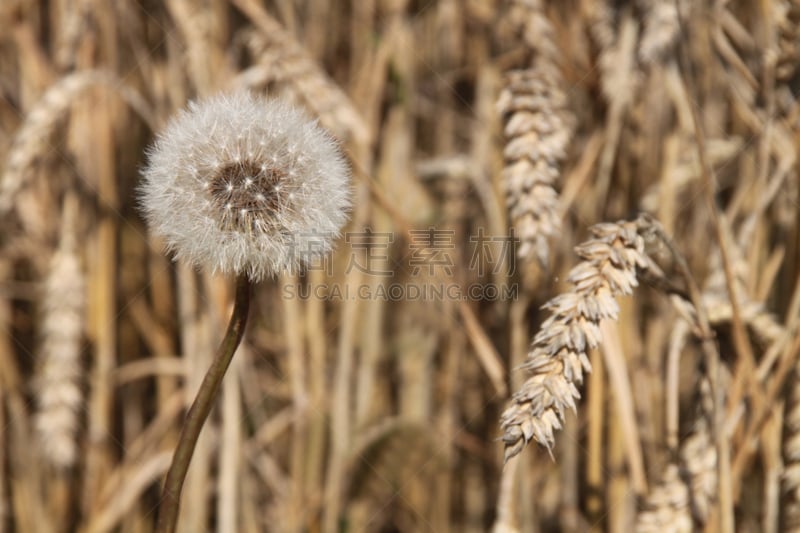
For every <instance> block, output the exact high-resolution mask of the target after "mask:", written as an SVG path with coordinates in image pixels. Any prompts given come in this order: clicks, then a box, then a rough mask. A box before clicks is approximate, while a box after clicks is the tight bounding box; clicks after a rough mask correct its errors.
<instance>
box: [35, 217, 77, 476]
mask: <svg viewBox="0 0 800 533" xmlns="http://www.w3.org/2000/svg"><path fill="white" fill-rule="evenodd" d="M73 216H74V213H66V212H65V218H67V217H73ZM73 232H74V222H72V221H67V222H66V223H65V224H64V232H63V235H62V238H61V244H60V247H59V249H58V250H57V251H56V252H55V254H54V255H53V257H52V259H51V260H50V271H49V272H48V275H47V279H46V280H45V283H44V301H43V304H42V326H41V332H40V335H41V338H42V343H41V347H40V357H41V363H40V369H39V375H38V377H37V386H36V393H37V394H36V400H37V408H38V409H37V413H36V429H37V431H38V435H39V441H40V443H41V446H42V451H43V454H44V456H45V458H46V459H47V461H49V462H50V464H52V465H53V466H55V467H58V468H69V467H71V466H73V465H74V464H75V461H76V460H77V458H78V445H77V442H76V435H77V432H78V427H79V416H78V415H79V413H80V411H81V405H82V403H83V392H82V391H81V381H82V379H81V378H82V375H83V372H82V368H81V361H80V356H81V344H82V340H83V331H84V320H85V307H86V291H85V281H84V273H83V270H82V268H81V265H80V259H79V257H78V253H77V243H76V242H75V236H74V234H73Z"/></svg>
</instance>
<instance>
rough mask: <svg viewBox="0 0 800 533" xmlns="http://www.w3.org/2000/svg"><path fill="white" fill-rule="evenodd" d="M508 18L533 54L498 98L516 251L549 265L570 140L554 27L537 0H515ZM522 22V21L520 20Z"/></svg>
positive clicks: (513, 73) (510, 74) (514, 72)
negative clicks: (557, 186) (561, 176)
mask: <svg viewBox="0 0 800 533" xmlns="http://www.w3.org/2000/svg"><path fill="white" fill-rule="evenodd" d="M508 19H509V20H511V21H513V23H512V25H517V24H518V27H517V32H518V33H519V34H520V38H521V40H522V41H523V42H524V43H525V44H526V45H527V47H528V48H529V50H530V51H531V52H532V55H533V57H532V58H531V59H530V60H529V63H530V66H528V67H525V68H520V69H514V70H511V71H509V72H507V73H506V75H505V85H504V88H503V90H502V91H501V93H500V96H499V98H498V101H497V108H498V111H499V112H500V114H501V115H502V116H503V119H504V133H505V137H506V145H505V149H504V150H503V157H504V159H505V168H504V169H503V181H504V184H505V193H506V204H507V205H508V209H509V214H510V216H511V220H512V223H513V225H514V228H515V229H516V231H517V237H518V238H519V239H520V245H519V248H518V249H517V255H518V256H519V257H520V258H521V259H524V260H529V259H533V258H536V259H537V260H538V261H539V263H540V264H541V265H543V266H546V265H547V263H548V259H549V254H550V245H549V242H548V241H549V240H550V239H552V238H553V237H555V236H557V235H558V234H559V232H560V228H561V221H560V218H559V215H558V192H557V191H556V188H555V187H556V184H557V182H558V180H559V177H560V174H561V165H562V163H563V161H564V159H565V158H566V151H567V147H568V145H569V143H570V141H571V139H572V130H573V122H574V118H573V116H572V115H571V113H570V112H569V110H568V105H567V96H566V94H565V93H564V90H563V87H564V81H563V79H562V77H561V73H560V72H559V70H558V66H557V64H556V57H557V49H556V47H555V43H554V42H553V28H552V26H551V24H550V22H549V21H548V20H547V18H546V17H545V16H544V13H543V12H542V6H541V3H540V2H538V1H536V0H512V1H511V2H510V9H509V13H508ZM517 21H518V22H517Z"/></svg>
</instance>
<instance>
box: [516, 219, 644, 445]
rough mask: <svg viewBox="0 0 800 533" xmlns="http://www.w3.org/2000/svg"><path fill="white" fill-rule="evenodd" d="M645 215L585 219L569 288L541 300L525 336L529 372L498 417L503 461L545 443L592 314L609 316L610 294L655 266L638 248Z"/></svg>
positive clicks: (589, 340) (555, 425)
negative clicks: (532, 329)
mask: <svg viewBox="0 0 800 533" xmlns="http://www.w3.org/2000/svg"><path fill="white" fill-rule="evenodd" d="M649 228H651V222H650V221H649V220H648V219H646V218H643V217H642V218H639V219H637V220H634V221H631V222H624V221H620V222H616V223H603V224H598V225H596V226H593V227H592V228H591V233H592V235H593V238H591V239H589V240H588V241H586V242H584V243H583V244H581V245H580V246H578V247H577V248H576V252H577V254H578V255H579V256H580V257H581V259H583V261H582V262H581V263H579V264H578V265H577V266H575V267H574V268H573V269H572V270H571V271H570V274H569V276H568V278H567V280H568V281H569V282H570V283H571V284H572V285H573V287H572V289H571V290H570V291H569V292H566V293H563V294H561V295H559V296H556V297H555V298H553V299H552V300H550V301H549V302H548V303H546V304H545V305H544V308H545V309H548V310H549V311H550V312H551V313H552V314H551V316H550V317H549V318H548V319H547V320H545V322H544V323H543V324H542V326H541V328H540V330H539V332H538V333H537V334H536V336H535V337H534V339H533V343H532V345H531V349H530V352H529V353H528V357H527V361H526V362H525V364H524V365H523V368H525V369H526V370H528V371H530V372H531V373H532V375H531V377H529V378H528V379H527V381H525V383H523V385H522V387H521V388H520V389H519V391H517V392H516V393H515V394H514V396H513V398H512V403H511V405H510V406H509V407H508V408H507V409H506V410H505V412H504V413H503V415H502V417H501V427H502V429H503V432H504V434H503V442H504V443H505V460H506V461H507V460H508V459H510V458H511V457H513V456H515V455H517V454H518V453H519V452H520V451H522V449H523V447H524V446H525V445H526V444H527V443H528V442H529V441H530V440H531V439H534V440H536V441H537V442H538V443H540V444H542V445H543V446H545V447H547V448H548V449H552V447H553V444H554V443H555V437H554V434H553V432H554V431H555V430H557V429H560V428H561V424H562V423H563V421H564V416H565V411H566V410H567V409H572V410H573V411H574V410H576V403H575V402H576V400H578V399H579V398H580V393H579V392H578V388H577V386H578V385H580V384H581V383H582V382H583V373H584V372H590V371H591V365H590V364H589V359H588V357H587V352H588V351H589V350H590V349H593V348H596V347H597V346H598V345H599V343H600V341H601V335H600V321H601V320H607V319H611V320H616V319H617V317H618V315H619V306H618V304H617V302H616V299H615V298H616V297H617V296H620V295H629V294H632V293H633V290H634V288H635V287H636V286H637V285H638V282H637V269H648V270H651V271H653V272H658V267H657V266H656V265H655V264H654V263H653V262H652V261H651V260H650V258H649V257H648V255H647V254H646V253H645V251H644V245H645V239H644V237H643V235H644V234H646V233H647V231H648V230H649Z"/></svg>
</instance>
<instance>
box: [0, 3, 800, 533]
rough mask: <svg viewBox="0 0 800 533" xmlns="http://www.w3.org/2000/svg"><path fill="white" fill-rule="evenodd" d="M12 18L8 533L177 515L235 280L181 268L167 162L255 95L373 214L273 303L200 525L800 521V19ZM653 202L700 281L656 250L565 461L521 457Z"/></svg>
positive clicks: (241, 361)
mask: <svg viewBox="0 0 800 533" xmlns="http://www.w3.org/2000/svg"><path fill="white" fill-rule="evenodd" d="M0 27H2V28H3V31H2V32H0V169H1V170H2V177H1V178H0V532H61V531H80V532H92V533H99V532H111V531H119V532H124V533H134V532H148V531H152V530H153V527H154V523H155V510H156V508H157V505H158V498H159V488H160V483H161V481H162V479H163V476H164V474H165V472H166V469H167V468H168V466H169V462H170V459H171V454H172V450H173V449H174V446H175V443H176V440H177V436H178V432H179V430H180V424H181V421H182V418H183V414H184V413H185V408H186V407H187V406H188V404H189V402H191V399H192V398H193V396H194V392H195V391H196V389H197V387H198V385H199V383H200V380H201V379H202V376H203V374H204V373H205V370H206V368H207V365H208V363H209V361H210V358H211V357H212V355H213V352H214V350H215V347H216V345H217V343H218V342H219V340H220V338H221V336H222V334H223V332H224V328H225V324H226V322H227V319H228V316H229V313H230V308H231V297H232V289H233V287H232V283H231V280H228V279H223V278H221V277H214V276H210V275H208V274H206V273H200V272H196V271H194V270H192V269H191V268H189V267H187V266H185V265H182V264H175V263H173V262H172V261H171V260H170V259H169V257H168V256H167V255H165V253H164V252H163V248H162V243H161V242H159V241H158V240H157V239H155V238H153V237H152V236H150V235H149V234H148V231H147V229H146V227H145V225H144V223H143V221H142V218H141V214H140V213H139V211H138V209H137V197H136V186H137V182H138V180H139V174H138V172H139V169H140V168H141V167H142V165H143V163H144V160H145V149H146V146H147V145H148V144H149V143H150V142H151V141H152V139H153V136H154V134H155V133H156V132H157V131H159V130H160V128H161V127H163V125H164V124H165V122H166V120H167V119H168V118H169V117H170V116H171V115H172V114H173V113H174V112H175V111H176V110H178V109H180V108H182V107H183V106H184V105H185V104H186V103H187V102H188V101H189V100H192V99H196V98H201V97H203V96H204V95H210V94H214V93H217V92H218V91H230V90H235V89H248V90H252V91H255V92H258V93H265V94H270V95H281V96H283V97H286V98H289V99H291V100H293V101H294V102H296V103H297V104H298V105H300V106H302V107H304V108H305V109H306V110H307V111H308V113H309V114H310V115H312V116H314V117H316V118H317V119H318V120H319V122H320V123H321V124H322V125H323V126H324V127H325V128H327V129H328V130H329V131H331V132H332V133H333V134H334V135H335V136H336V138H337V139H338V140H339V141H340V142H341V144H342V146H343V148H344V149H345V150H346V152H347V154H348V159H349V162H350V166H351V168H352V169H353V174H354V177H353V195H354V209H353V212H352V217H351V222H350V224H349V225H348V226H347V228H346V230H345V232H344V234H343V235H342V238H341V239H340V240H339V242H338V244H337V249H336V252H335V254H334V255H333V256H332V257H331V258H328V259H325V260H323V261H321V262H320V263H319V264H313V265H312V266H311V267H309V268H308V269H306V270H304V271H302V272H298V273H286V274H284V275H282V276H280V277H279V278H277V279H274V280H270V281H265V282H262V283H260V284H259V285H258V286H257V287H256V292H255V295H254V302H253V307H252V309H251V314H250V322H249V324H248V329H247V332H246V335H245V339H244V342H243V344H242V346H241V347H240V349H239V351H238V352H237V354H236V357H235V358H234V361H233V364H232V366H231V368H230V369H229V371H228V374H227V376H226V379H225V382H224V385H223V388H222V391H221V395H220V397H219V399H218V402H217V406H216V409H215V411H214V412H213V413H212V416H211V417H210V419H209V421H208V423H207V424H206V428H205V430H204V432H203V434H202V436H201V439H200V443H199V445H198V447H197V450H196V452H195V455H194V459H193V462H192V468H191V470H190V473H189V478H188V480H187V483H186V486H185V489H184V495H183V505H182V512H181V520H180V524H179V530H180V531H182V532H199V531H224V532H243V533H245V532H257V531H280V532H284V531H286V532H318V531H319V532H325V533H334V532H348V533H350V532H416V531H420V532H422V531H428V532H437V533H442V532H448V531H453V532H455V531H459V532H481V531H494V532H498V533H501V532H515V531H521V532H537V531H542V532H547V531H611V532H627V531H630V530H632V529H634V528H636V530H637V531H753V532H777V531H790V530H792V529H793V528H800V493H799V492H798V487H800V406H799V405H798V402H800V382H798V373H797V372H798V370H797V369H796V368H795V364H796V359H797V351H798V341H797V339H798V329H797V326H798V320H800V312H799V311H798V308H800V295H799V294H798V293H800V290H799V288H800V286H799V285H798V273H800V248H799V247H798V245H800V232H799V231H798V216H799V215H800V203H799V200H798V194H799V192H798V173H797V170H798V163H797V149H798V145H799V142H800V132H799V129H798V127H799V126H800V106H798V101H797V95H798V92H799V91H800V72H798V68H797V66H798V60H799V59H800V3H799V2H797V1H796V0H759V1H752V2H751V1H744V0H730V1H725V0H702V1H692V2H689V1H685V0H681V1H678V2H675V1H673V0H629V1H624V0H617V1H614V0H568V1H563V2H560V1H555V0H502V1H501V0H430V1H426V0H338V1H337V0H203V1H193V0H166V1H165V2H163V3H162V2H159V1H149V0H126V1H112V2H108V1H101V0H2V3H1V4H0ZM640 212H646V213H649V214H650V215H652V217H653V218H654V219H655V220H657V221H658V222H659V223H660V225H661V227H662V228H663V232H664V234H666V235H668V236H669V237H670V239H671V242H672V245H673V246H674V248H675V249H676V250H677V252H678V254H677V256H678V257H682V258H684V259H685V266H686V267H687V268H686V269H685V270H684V271H681V266H683V265H681V264H680V263H681V261H680V260H676V259H675V257H676V255H675V254H672V253H670V251H669V250H668V247H667V246H666V245H664V243H661V244H659V243H649V244H648V247H647V248H646V253H647V254H648V255H649V256H650V257H651V258H653V260H654V261H655V262H657V263H658V264H659V265H661V266H662V268H663V271H664V275H663V277H662V278H661V281H660V283H647V282H646V281H647V280H640V281H642V283H641V284H640V286H639V287H638V288H637V289H636V291H635V292H634V294H633V295H632V296H625V297H623V298H620V299H619V300H618V302H619V305H620V308H621V309H620V316H619V320H618V321H608V323H607V324H606V325H605V326H604V333H605V334H606V335H605V340H604V342H603V343H602V344H601V345H600V347H599V349H593V350H589V351H588V352H587V355H588V358H589V360H590V361H591V364H592V367H593V369H594V370H593V372H592V373H591V374H590V375H588V376H587V377H586V379H585V382H584V383H583V384H582V385H581V386H580V392H581V399H580V401H579V402H578V404H577V410H576V413H574V414H573V413H570V414H569V415H568V416H567V417H566V419H565V420H564V422H563V429H562V430H560V431H558V432H557V433H556V434H555V442H556V444H555V446H554V447H553V449H552V450H550V451H549V452H548V450H547V449H546V448H543V447H541V446H539V445H537V444H536V443H535V442H531V443H530V444H529V445H528V446H527V447H525V449H523V450H522V452H521V453H520V454H519V455H518V456H516V457H513V458H511V459H510V460H509V461H508V462H507V464H505V466H504V450H503V442H502V441H501V440H500V437H501V436H502V435H503V431H502V429H501V427H500V416H501V414H502V412H503V410H504V409H505V407H506V406H507V405H508V402H509V401H510V400H509V399H510V398H511V395H512V394H513V393H514V391H516V390H518V389H519V387H520V386H521V384H522V382H523V381H524V380H525V379H526V377H527V376H528V374H527V373H526V371H525V370H520V369H519V367H520V365H521V364H522V363H523V362H524V361H525V358H526V355H527V353H528V347H529V344H530V342H531V339H533V338H534V336H535V335H536V333H537V331H538V329H539V326H540V324H542V322H544V320H545V319H546V318H547V317H548V313H549V312H548V311H547V310H546V309H542V308H541V306H542V305H543V304H544V303H546V302H547V301H548V300H549V299H550V298H552V297H554V296H556V295H558V294H560V293H564V292H570V291H571V290H573V289H572V286H571V285H570V283H568V281H567V274H568V272H569V269H570V268H571V267H573V266H574V265H576V264H577V263H578V262H579V261H580V260H581V259H580V257H578V256H577V255H576V254H575V252H574V247H575V246H577V245H579V244H580V243H581V242H583V241H585V240H586V239H588V238H590V237H591V234H590V232H589V228H590V227H591V226H592V225H594V224H597V223H601V222H616V221H618V220H622V219H632V218H634V217H635V216H636V215H637V213H640ZM512 228H513V232H512ZM687 272H688V273H689V274H690V276H687V275H686V273H687ZM690 279H691V280H693V282H689V281H687V280H690ZM694 285H696V286H697V287H699V292H700V296H699V297H697V298H694V299H693V304H694V305H687V301H688V300H689V298H688V297H687V296H686V295H687V294H688V293H689V292H691V289H692V287H693V286H694ZM731 294H734V295H735V297H734V298H732V297H731ZM702 316H705V317H707V322H708V323H709V324H710V326H709V327H710V328H711V329H710V330H708V328H706V329H703V328H702V327H700V326H702V324H700V326H698V324H699V323H700V322H702V321H699V319H698V318H697V317H702ZM704 341H705V344H704ZM709 346H712V347H713V349H712V352H713V351H716V355H715V357H716V359H714V358H708V357H706V355H707V353H708V352H707V351H704V349H706V350H707V349H708V348H709ZM715 361H716V363H718V364H712V363H714V362H715ZM709 383H710V384H711V388H709ZM798 530H800V529H798Z"/></svg>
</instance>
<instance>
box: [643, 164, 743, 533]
mask: <svg viewBox="0 0 800 533" xmlns="http://www.w3.org/2000/svg"><path fill="white" fill-rule="evenodd" d="M701 150H702V148H701ZM653 228H654V231H655V233H656V235H658V237H659V239H661V241H662V242H664V244H665V245H666V246H667V247H668V248H669V250H670V253H671V254H672V256H673V258H674V259H675V262H676V264H677V266H678V269H679V270H680V272H681V274H682V275H683V277H684V279H685V281H686V285H687V287H688V288H689V296H690V299H691V301H692V304H693V305H694V308H695V311H696V312H697V326H698V328H699V332H700V338H701V347H702V350H703V355H704V356H705V360H706V369H707V372H708V376H709V383H710V386H711V395H712V398H713V399H714V409H713V415H712V424H711V426H712V434H713V438H714V444H715V446H716V449H717V476H718V478H717V479H718V486H719V497H718V500H717V501H718V504H719V507H718V510H719V511H720V515H719V516H720V519H721V523H720V526H721V531H724V532H725V533H733V531H734V518H733V495H732V491H731V465H730V448H729V446H730V443H729V442H728V439H727V438H726V435H725V431H724V427H725V420H724V418H725V410H724V405H725V404H724V397H723V396H724V394H725V393H724V391H723V390H722V389H721V387H720V384H719V381H720V380H719V373H720V371H721V369H720V357H719V352H718V351H717V347H716V345H715V344H714V341H713V338H714V335H713V333H712V331H711V326H710V325H709V320H708V315H707V313H706V311H705V306H704V305H703V300H702V296H701V293H700V288H699V287H698V286H697V283H696V282H695V280H694V277H693V276H692V274H691V272H690V270H689V265H688V264H687V262H686V259H685V258H684V257H683V255H682V254H681V253H680V252H679V251H678V250H677V248H675V246H674V244H673V243H672V241H671V240H670V238H669V237H667V235H665V234H664V232H663V230H662V229H661V228H660V226H658V225H656V224H654V225H653ZM721 245H722V243H721V242H720V246H721ZM723 262H725V261H724V259H723ZM726 278H727V276H726ZM729 287H730V285H729ZM731 294H732V293H731ZM734 299H735V298H734ZM709 523H711V521H709Z"/></svg>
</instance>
